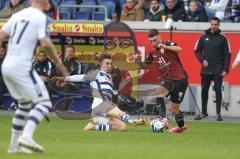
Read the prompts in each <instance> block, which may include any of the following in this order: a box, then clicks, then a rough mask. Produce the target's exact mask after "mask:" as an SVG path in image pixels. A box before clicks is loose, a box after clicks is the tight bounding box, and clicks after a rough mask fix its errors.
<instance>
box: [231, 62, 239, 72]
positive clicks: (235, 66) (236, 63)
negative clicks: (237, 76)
mask: <svg viewBox="0 0 240 159" xmlns="http://www.w3.org/2000/svg"><path fill="white" fill-rule="evenodd" d="M237 67H238V62H237V61H234V62H233V64H232V69H233V70H236V69H237Z"/></svg>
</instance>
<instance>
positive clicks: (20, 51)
mask: <svg viewBox="0 0 240 159" xmlns="http://www.w3.org/2000/svg"><path fill="white" fill-rule="evenodd" d="M49 5H50V4H49V0H33V1H32V6H31V7H29V8H26V9H23V10H22V11H20V12H18V13H16V14H14V15H13V16H12V17H11V18H10V19H9V20H8V21H7V22H6V24H5V25H4V26H3V27H2V30H1V31H0V45H1V44H2V42H3V41H4V40H7V39H8V38H9V40H8V51H7V54H6V57H5V59H4V61H3V64H2V74H3V79H4V82H5V83H6V86H7V88H8V90H9V92H10V94H11V96H12V97H13V98H15V99H16V100H17V101H18V103H19V105H18V109H17V110H16V112H15V115H14V117H13V120H12V134H11V142H10V146H9V149H8V152H9V153H18V152H20V153H33V151H35V152H43V150H44V149H43V147H42V146H41V145H39V144H37V143H36V142H35V141H34V140H33V134H34V132H35V129H36V128H37V125H38V124H39V122H41V120H42V119H43V118H44V117H45V116H46V115H47V114H48V113H49V110H50V109H51V107H52V103H51V101H50V98H49V94H48V92H47V89H46V87H45V85H44V83H43V81H42V80H41V79H40V77H39V75H38V74H37V73H36V71H35V70H33V66H32V61H33V56H34V52H35V48H36V46H37V44H38V42H40V44H41V46H42V47H43V48H44V49H45V50H46V53H48V55H49V56H50V58H51V59H52V60H54V61H55V62H56V64H57V69H59V71H60V72H61V73H62V75H63V76H64V75H67V70H66V68H65V67H64V66H63V65H62V62H61V60H60V59H59V58H58V57H57V55H56V50H55V48H54V46H53V44H52V42H51V40H50V38H49V32H48V24H49V20H48V17H47V16H46V15H45V14H44V13H43V12H44V11H46V10H47V9H48V8H49Z"/></svg>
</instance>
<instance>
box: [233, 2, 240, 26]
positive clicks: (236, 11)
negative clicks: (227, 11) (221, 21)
mask: <svg viewBox="0 0 240 159" xmlns="http://www.w3.org/2000/svg"><path fill="white" fill-rule="evenodd" d="M231 8H232V10H231V11H232V16H231V19H232V21H233V22H237V23H239V22H240V0H233V1H232V6H231Z"/></svg>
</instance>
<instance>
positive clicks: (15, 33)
mask: <svg viewBox="0 0 240 159" xmlns="http://www.w3.org/2000/svg"><path fill="white" fill-rule="evenodd" d="M49 23H50V20H49V18H48V17H47V16H46V15H45V14H44V13H43V12H42V11H40V10H39V9H36V8H33V7H29V8H26V9H23V10H22V11H20V12H18V13H16V14H14V15H13V16H12V17H11V18H10V19H9V20H8V21H7V22H6V24H5V25H4V26H3V28H2V31H3V32H5V33H6V34H8V35H9V44H8V51H7V54H6V57H5V59H4V62H3V66H2V67H6V68H13V69H14V68H16V69H18V70H19V69H21V70H28V71H29V70H31V67H32V61H33V55H34V51H35V48H36V47H37V44H38V41H39V40H40V39H42V38H45V37H48V36H49V30H48V25H49Z"/></svg>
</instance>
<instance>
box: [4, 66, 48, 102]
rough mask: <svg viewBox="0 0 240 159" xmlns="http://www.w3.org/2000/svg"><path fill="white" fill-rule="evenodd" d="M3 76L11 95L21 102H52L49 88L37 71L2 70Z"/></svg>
mask: <svg viewBox="0 0 240 159" xmlns="http://www.w3.org/2000/svg"><path fill="white" fill-rule="evenodd" d="M2 75H3V79H4V82H5V84H6V86H7V88H8V91H9V93H10V95H11V96H12V97H13V98H15V99H16V100H18V101H19V102H29V101H31V102H32V103H38V102H40V101H44V100H50V98H49V94H48V91H47V88H46V86H45V84H44V82H43V81H42V79H41V78H40V77H39V75H38V74H37V72H36V71H35V70H33V71H29V72H28V71H23V70H15V69H10V68H2Z"/></svg>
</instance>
